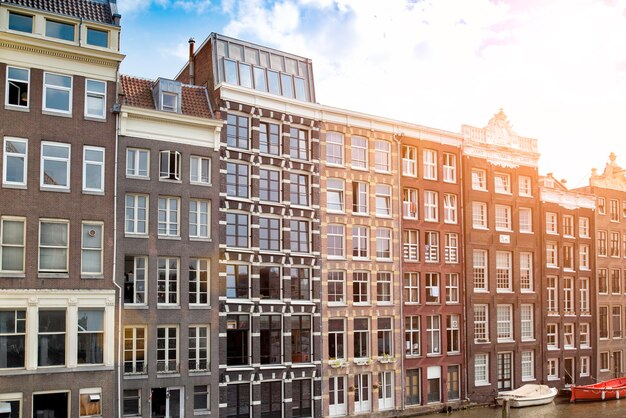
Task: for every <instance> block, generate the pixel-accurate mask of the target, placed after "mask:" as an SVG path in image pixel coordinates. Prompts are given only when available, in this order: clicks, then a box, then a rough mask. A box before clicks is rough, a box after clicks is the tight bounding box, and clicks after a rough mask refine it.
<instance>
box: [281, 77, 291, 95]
mask: <svg viewBox="0 0 626 418" xmlns="http://www.w3.org/2000/svg"><path fill="white" fill-rule="evenodd" d="M280 82H281V84H282V87H283V96H285V97H288V98H293V81H292V80H291V76H290V75H289V74H281V75H280Z"/></svg>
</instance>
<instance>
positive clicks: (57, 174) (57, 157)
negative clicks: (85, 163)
mask: <svg viewBox="0 0 626 418" xmlns="http://www.w3.org/2000/svg"><path fill="white" fill-rule="evenodd" d="M39 184H40V186H41V187H42V188H50V189H64V190H69V188H70V145H69V144H60V143H57V142H42V143H41V176H40V183H39Z"/></svg>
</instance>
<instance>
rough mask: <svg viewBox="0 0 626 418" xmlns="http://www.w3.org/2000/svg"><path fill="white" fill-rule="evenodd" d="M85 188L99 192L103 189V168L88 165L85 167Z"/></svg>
mask: <svg viewBox="0 0 626 418" xmlns="http://www.w3.org/2000/svg"><path fill="white" fill-rule="evenodd" d="M85 177H86V178H85V186H86V187H87V188H88V189H96V190H99V189H100V188H101V187H102V166H100V165H93V164H88V165H87V167H85Z"/></svg>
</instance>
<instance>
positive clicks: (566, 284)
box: [563, 276, 574, 315]
mask: <svg viewBox="0 0 626 418" xmlns="http://www.w3.org/2000/svg"><path fill="white" fill-rule="evenodd" d="M563 313H564V314H565V315H573V314H574V278H573V277H569V276H564V277H563Z"/></svg>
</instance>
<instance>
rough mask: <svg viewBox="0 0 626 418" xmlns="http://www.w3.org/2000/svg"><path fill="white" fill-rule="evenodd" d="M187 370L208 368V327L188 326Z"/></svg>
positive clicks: (195, 370)
mask: <svg viewBox="0 0 626 418" xmlns="http://www.w3.org/2000/svg"><path fill="white" fill-rule="evenodd" d="M188 359H189V371H193V372H199V371H204V370H208V369H209V327H207V326H191V327H189V350H188Z"/></svg>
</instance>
